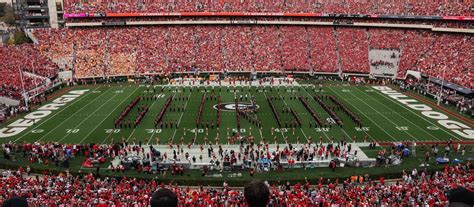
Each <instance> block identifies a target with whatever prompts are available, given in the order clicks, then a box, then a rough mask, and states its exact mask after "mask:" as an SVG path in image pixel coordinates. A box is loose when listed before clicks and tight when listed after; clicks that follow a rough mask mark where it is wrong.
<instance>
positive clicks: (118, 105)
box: [79, 87, 140, 144]
mask: <svg viewBox="0 0 474 207" xmlns="http://www.w3.org/2000/svg"><path fill="white" fill-rule="evenodd" d="M139 88H140V87H137V89H135V90H134V91H133V92H132V93H130V95H128V96H127V98H124V99H123V101H122V102H120V104H117V106H116V107H115V108H114V109H113V110H112V111H111V112H110V113H109V115H107V116H106V117H105V119H104V120H102V121H101V122H100V123H99V124H97V126H96V127H94V129H92V130H91V131H90V132H89V133H88V134H87V135H86V136H85V137H84V138H83V139H82V140H81V142H79V144H81V143H82V142H83V141H84V140H85V139H86V138H87V137H89V136H90V135H91V134H92V133H93V132H94V131H95V130H96V129H97V128H98V127H99V126H100V125H101V124H102V123H103V122H104V121H105V120H106V119H107V118H109V116H110V115H112V113H113V112H114V111H115V110H117V108H118V107H120V106H121V105H122V104H123V102H125V101H126V100H128V99H129V98H130V96H131V95H133V94H134V93H135V92H136V91H137V90H138V89H139ZM110 135H112V133H110V134H109V136H107V138H105V139H104V140H103V141H102V144H103V143H104V142H105V141H106V140H107V139H108V138H109V137H110Z"/></svg>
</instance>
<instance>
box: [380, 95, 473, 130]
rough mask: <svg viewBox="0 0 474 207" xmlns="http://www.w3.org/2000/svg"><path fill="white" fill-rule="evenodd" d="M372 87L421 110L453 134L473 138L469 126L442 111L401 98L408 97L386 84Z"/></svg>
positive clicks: (433, 127) (433, 128) (432, 128)
mask: <svg viewBox="0 0 474 207" xmlns="http://www.w3.org/2000/svg"><path fill="white" fill-rule="evenodd" d="M372 88H373V89H375V90H378V91H380V92H381V93H383V94H388V96H389V97H390V98H392V99H395V100H397V101H398V102H400V103H402V104H403V105H406V106H408V107H410V108H411V109H414V110H417V111H421V114H422V115H423V116H425V117H427V118H430V119H433V120H436V121H437V122H438V124H439V125H441V126H443V127H444V128H447V129H449V130H451V131H452V132H454V133H455V134H457V135H459V136H461V137H463V138H466V139H474V130H472V129H471V128H470V127H469V126H467V125H465V124H463V123H460V122H457V121H452V120H449V117H448V116H446V115H445V114H443V113H440V112H437V111H433V109H432V108H431V107H429V106H427V105H425V104H416V103H418V101H417V100H414V99H401V98H405V97H406V98H408V97H407V96H405V95H403V94H401V93H399V92H398V91H396V90H393V89H391V88H389V87H387V86H372ZM410 103H415V104H410ZM428 129H430V130H437V127H435V126H430V127H429V128H428Z"/></svg>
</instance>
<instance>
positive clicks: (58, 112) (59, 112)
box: [13, 87, 100, 142]
mask: <svg viewBox="0 0 474 207" xmlns="http://www.w3.org/2000/svg"><path fill="white" fill-rule="evenodd" d="M99 88H100V87H99ZM99 88H97V89H99ZM97 89H95V90H97ZM91 92H92V91H89V92H88V93H87V94H86V95H84V96H82V97H80V98H78V99H77V100H75V101H74V102H73V103H70V104H69V105H67V106H65V107H64V108H62V109H61V110H59V111H57V112H56V113H54V114H53V115H51V116H50V117H48V118H47V119H46V120H43V121H41V123H40V124H38V125H36V126H35V127H34V128H33V129H31V130H35V129H37V128H38V127H39V126H41V125H43V124H44V123H46V122H48V121H49V120H50V119H52V118H54V117H56V116H57V115H58V114H61V112H63V111H64V110H66V109H68V108H69V107H71V106H72V105H74V104H76V103H78V102H79V101H80V100H81V99H83V98H84V97H86V96H87V95H89V94H92V93H91ZM60 97H61V96H60ZM31 130H30V131H31ZM29 133H30V132H26V133H25V134H23V135H22V136H21V137H18V138H17V139H15V141H13V142H17V141H18V140H20V139H21V138H23V137H25V136H26V135H27V134H29Z"/></svg>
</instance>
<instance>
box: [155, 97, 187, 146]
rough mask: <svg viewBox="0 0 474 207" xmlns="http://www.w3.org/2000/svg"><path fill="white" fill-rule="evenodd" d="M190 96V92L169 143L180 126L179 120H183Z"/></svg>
mask: <svg viewBox="0 0 474 207" xmlns="http://www.w3.org/2000/svg"><path fill="white" fill-rule="evenodd" d="M191 94H192V93H191V92H190V93H189V95H188V99H187V100H186V103H185V104H184V110H183V112H181V116H180V117H179V120H178V127H177V128H176V129H175V130H174V133H173V138H171V142H173V141H174V136H176V132H178V129H179V126H180V124H181V119H182V118H183V115H184V112H185V111H186V108H187V107H188V103H189V100H190V98H191ZM150 140H151V139H150ZM194 140H196V138H194ZM193 144H194V143H193Z"/></svg>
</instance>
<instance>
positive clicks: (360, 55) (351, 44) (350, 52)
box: [337, 28, 370, 73]
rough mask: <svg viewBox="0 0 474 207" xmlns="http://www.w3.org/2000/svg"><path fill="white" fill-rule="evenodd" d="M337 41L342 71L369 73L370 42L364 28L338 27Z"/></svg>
mask: <svg viewBox="0 0 474 207" xmlns="http://www.w3.org/2000/svg"><path fill="white" fill-rule="evenodd" d="M337 43H338V45H337V46H338V48H339V58H340V61H341V67H342V71H344V72H357V73H369V72H370V69H369V42H368V38H367V31H366V30H363V29H352V28H340V29H339V28H338V29H337Z"/></svg>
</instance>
